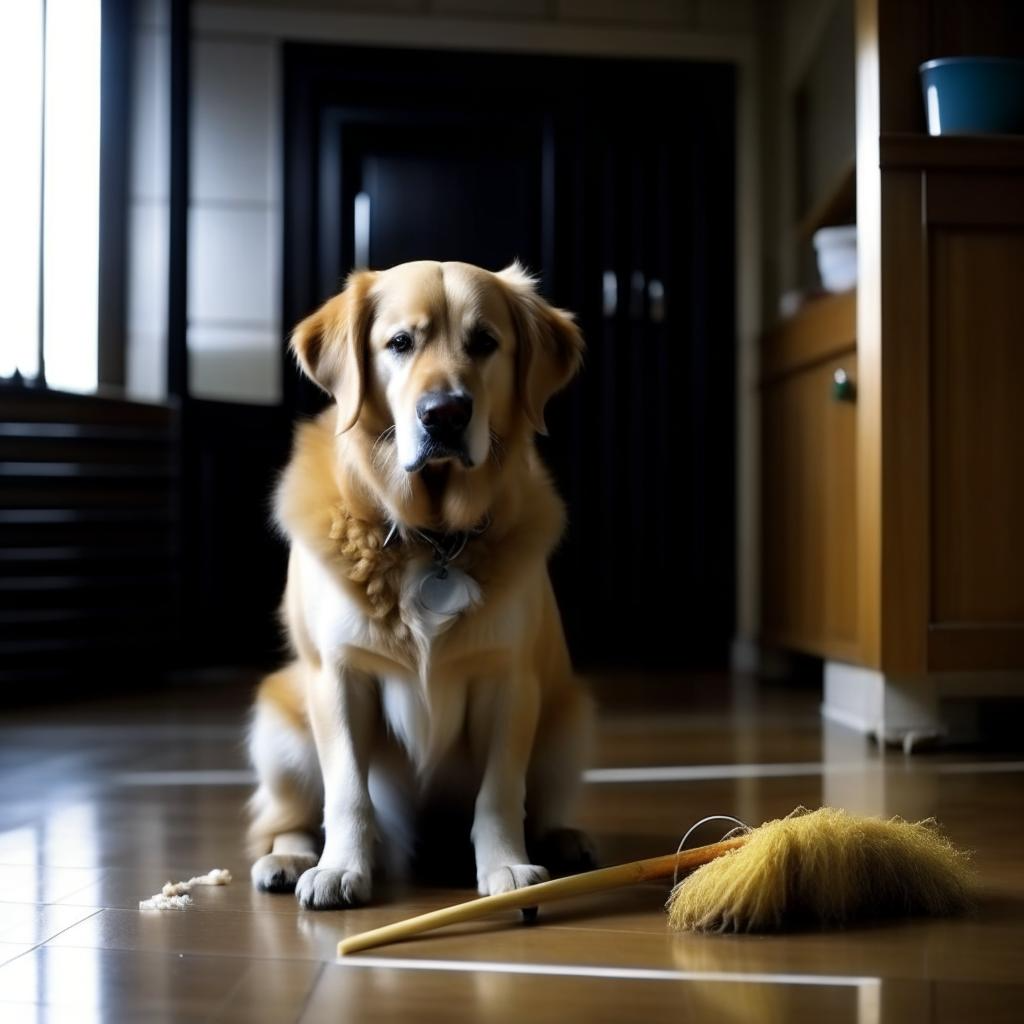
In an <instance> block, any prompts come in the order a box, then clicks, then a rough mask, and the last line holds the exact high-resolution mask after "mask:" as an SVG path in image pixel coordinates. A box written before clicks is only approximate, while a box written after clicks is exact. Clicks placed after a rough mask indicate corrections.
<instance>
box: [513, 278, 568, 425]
mask: <svg viewBox="0 0 1024 1024" xmlns="http://www.w3.org/2000/svg"><path fill="white" fill-rule="evenodd" d="M496 276H497V278H498V280H500V281H501V282H502V283H503V284H504V285H505V290H506V294H507V295H508V299H509V306H510V308H511V310H512V322H513V324H514V325H515V331H516V372H517V378H518V385H519V390H520V394H521V395H522V400H523V409H524V410H525V412H526V417H527V419H528V420H529V421H530V424H531V426H532V427H533V429H534V430H536V431H537V432H538V433H541V434H546V433H547V427H546V426H545V424H544V406H545V405H547V402H548V399H549V398H550V397H551V396H552V395H553V394H555V392H557V391H561V390H562V388H564V387H565V386H566V384H568V383H569V381H570V380H572V378H573V377H574V376H575V375H576V372H577V371H578V370H579V368H580V366H581V364H582V362H583V348H584V345H583V335H582V334H581V333H580V329H579V328H578V327H577V326H576V323H575V321H574V320H573V318H572V314H571V313H566V312H565V311H564V310H561V309H555V308H554V306H551V305H549V304H548V303H547V302H545V301H544V300H543V299H542V298H541V297H540V296H539V295H538V294H537V288H536V281H535V280H534V279H533V278H532V277H530V275H529V274H527V273H526V271H525V270H524V269H523V268H522V267H521V266H520V265H519V264H518V263H513V264H511V265H510V266H508V267H506V268H505V269H504V270H502V271H499V272H498V274H497V275H496Z"/></svg>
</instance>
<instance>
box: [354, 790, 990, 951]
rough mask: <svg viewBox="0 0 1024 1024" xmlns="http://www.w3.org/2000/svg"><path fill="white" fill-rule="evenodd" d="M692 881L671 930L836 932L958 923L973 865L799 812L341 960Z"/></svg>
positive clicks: (679, 888) (683, 888) (489, 905)
mask: <svg viewBox="0 0 1024 1024" xmlns="http://www.w3.org/2000/svg"><path fill="white" fill-rule="evenodd" d="M695 868H696V869H698V870H696V871H694V873H693V874H692V875H690V876H689V877H688V878H685V879H684V880H683V881H682V882H680V883H679V884H678V885H676V886H675V887H674V888H673V890H672V894H671V896H670V897H669V900H668V921H669V926H670V927H672V928H675V929H678V930H686V931H702V932H745V931H759V932H761V931H771V930H778V929H781V928H784V927H785V926H786V925H791V924H798V923H803V924H808V923H810V924H818V925H825V926H829V925H831V926H838V925H842V924H845V923H846V922H848V921H852V920H855V919H856V918H864V917H882V916H887V915H911V914H931V915H945V914H953V913H957V912H959V911H962V910H964V909H966V908H967V907H968V906H969V905H970V903H971V902H972V890H973V877H972V873H971V870H970V868H969V866H968V857H967V854H965V853H964V852H962V851H960V850H958V849H956V847H954V846H953V845H952V844H951V843H950V842H949V841H948V840H947V839H946V838H945V837H944V836H943V835H942V834H941V833H940V832H939V831H938V828H937V826H936V823H935V820H934V819H932V818H929V819H928V820H926V821H919V822H908V821H904V820H903V819H902V818H891V819H889V820H888V821H883V820H881V819H878V818H863V817H856V816H854V815H851V814H847V813H846V812H845V811H842V810H835V809H833V808H830V807H823V808H821V809H820V810H817V811H808V810H806V809H805V808H803V807H800V808H798V809H797V810H795V811H794V812H793V813H792V814H790V815H789V816H787V817H785V818H779V819H777V820H775V821H769V822H766V823H765V824H763V825H761V826H760V827H759V828H756V829H752V830H751V831H750V832H748V833H747V834H746V835H742V836H736V837H734V838H732V839H725V840H723V841H722V842H720V843H714V844H713V845H711V846H701V847H698V848H697V849H693V850H686V851H684V852H681V853H670V854H668V855H666V856H663V857H652V858H650V859H648V860H638V861H633V862H632V863H630V864H619V865H617V866H616V867H610V868H602V869H600V870H598V871H588V872H586V873H584V874H580V875H570V876H569V877H567V878H558V879H555V880H553V881H550V882H540V883H539V884H537V885H529V886H526V887H525V888H522V889H515V890H512V891H511V892H505V893H500V894H499V895H497V896H485V897H483V898H481V899H477V900H470V901H469V902H468V903H461V904H458V905H456V906H454V907H445V908H444V909H442V910H434V911H432V912H430V913H428V914H421V915H420V916H419V917H413V918H410V919H408V920H406V921H397V922H395V923H394V924H389V925H385V926H384V927H383V928H375V929H373V930H372V931H368V932H363V933H362V934H359V935H353V936H351V937H349V938H347V939H343V940H342V941H341V942H340V943H338V955H339V956H344V955H346V954H348V953H355V952H358V951H360V950H364V949H370V948H372V947H374V946H380V945H384V944H385V943H389V942H398V941H400V940H402V939H407V938H410V937H411V936H413V935H419V934H420V933H422V932H426V931H432V930H433V929H435V928H442V927H444V926H446V925H450V924H458V923H460V922H463V921H476V920H478V919H479V918H481V917H485V916H487V915H488V914H492V913H494V912H495V911H498V910H525V909H527V908H532V907H537V906H539V905H540V904H542V903H548V902H551V901H553V900H560V899H566V898H568V897H571V896H583V895H587V894H589V893H594V892H603V891H605V890H607V889H617V888H619V887H621V886H625V885H633V884H636V883H638V882H650V881H654V880H657V879H664V878H672V877H674V876H676V875H677V874H679V873H682V872H686V871H691V870H693V869H695Z"/></svg>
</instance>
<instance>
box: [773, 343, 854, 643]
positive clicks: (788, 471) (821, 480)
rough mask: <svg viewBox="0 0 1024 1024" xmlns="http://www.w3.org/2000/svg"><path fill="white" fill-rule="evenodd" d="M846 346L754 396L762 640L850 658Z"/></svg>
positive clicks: (850, 412) (850, 423) (850, 361)
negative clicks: (759, 440) (841, 389)
mask: <svg viewBox="0 0 1024 1024" xmlns="http://www.w3.org/2000/svg"><path fill="white" fill-rule="evenodd" d="M839 370H842V371H843V372H844V373H845V374H846V376H847V378H848V379H849V381H850V382H851V386H852V388H855V386H856V377H857V357H856V353H855V352H850V353H848V354H846V355H844V356H842V357H837V358H835V359H832V360H829V361H826V362H824V363H820V364H818V365H816V366H813V367H810V368H807V369H803V370H800V371H797V372H794V373H791V374H789V375H787V376H785V377H782V378H780V379H778V380H776V381H774V382H772V383H771V384H769V385H768V386H766V387H765V389H764V392H763V396H762V424H763V446H764V448H763V461H762V495H763V523H764V532H763V535H762V549H763V550H762V588H761V589H762V603H763V607H762V622H763V623H764V632H765V639H767V640H769V641H771V642H774V643H778V644H780V645H782V646H785V647H792V648H794V649H797V650H801V651H806V652H808V653H813V654H822V655H830V656H835V657H844V658H848V657H852V656H853V654H854V651H855V647H856V639H857V601H856V597H857V590H856V587H857V582H856V566H857V547H856V543H857V536H856V503H857V493H856V486H857V485H856V475H855V462H856V406H855V403H854V401H853V400H852V399H853V393H852V391H851V392H850V393H848V394H846V395H845V396H839V395H837V394H836V390H835V387H834V379H835V375H836V372H837V371H839Z"/></svg>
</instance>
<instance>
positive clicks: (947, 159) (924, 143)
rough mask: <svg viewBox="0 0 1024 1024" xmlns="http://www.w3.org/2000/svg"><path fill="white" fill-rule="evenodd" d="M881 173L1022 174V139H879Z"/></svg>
mask: <svg viewBox="0 0 1024 1024" xmlns="http://www.w3.org/2000/svg"><path fill="white" fill-rule="evenodd" d="M879 157H880V164H881V166H882V168H883V169H896V168H914V169H920V170H940V169H947V170H956V169H963V170H968V169H970V170H986V169H991V170H993V171H1015V170H1016V171H1024V135H915V134H912V133H910V132H906V133H891V134H887V135H883V136H882V137H881V138H880V139H879Z"/></svg>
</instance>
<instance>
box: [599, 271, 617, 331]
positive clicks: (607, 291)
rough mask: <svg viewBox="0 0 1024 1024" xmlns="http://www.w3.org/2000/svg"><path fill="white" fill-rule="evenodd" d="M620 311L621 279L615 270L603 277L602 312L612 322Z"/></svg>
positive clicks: (607, 272) (606, 272) (605, 273)
mask: <svg viewBox="0 0 1024 1024" xmlns="http://www.w3.org/2000/svg"><path fill="white" fill-rule="evenodd" d="M618 311H619V278H618V275H617V274H616V273H615V271H614V270H606V271H605V272H604V273H603V274H602V275H601V312H602V313H603V314H604V315H605V317H606V318H607V319H608V320H612V319H614V317H615V314H616V313H617V312H618Z"/></svg>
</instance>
